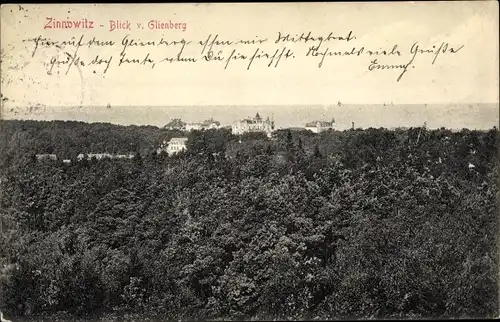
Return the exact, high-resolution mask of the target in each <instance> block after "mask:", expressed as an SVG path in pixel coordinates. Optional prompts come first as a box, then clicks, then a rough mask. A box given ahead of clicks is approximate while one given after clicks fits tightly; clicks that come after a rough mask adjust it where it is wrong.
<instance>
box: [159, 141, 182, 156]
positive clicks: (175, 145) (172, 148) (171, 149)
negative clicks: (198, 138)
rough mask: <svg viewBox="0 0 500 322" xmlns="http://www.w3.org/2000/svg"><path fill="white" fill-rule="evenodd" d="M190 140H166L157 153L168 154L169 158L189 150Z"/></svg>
mask: <svg viewBox="0 0 500 322" xmlns="http://www.w3.org/2000/svg"><path fill="white" fill-rule="evenodd" d="M187 141H188V138H171V139H170V141H168V142H167V141H166V140H164V141H163V143H162V144H161V145H160V147H159V148H158V150H157V153H161V152H163V151H165V152H167V154H168V155H169V156H171V155H174V154H176V153H179V152H181V151H185V150H187Z"/></svg>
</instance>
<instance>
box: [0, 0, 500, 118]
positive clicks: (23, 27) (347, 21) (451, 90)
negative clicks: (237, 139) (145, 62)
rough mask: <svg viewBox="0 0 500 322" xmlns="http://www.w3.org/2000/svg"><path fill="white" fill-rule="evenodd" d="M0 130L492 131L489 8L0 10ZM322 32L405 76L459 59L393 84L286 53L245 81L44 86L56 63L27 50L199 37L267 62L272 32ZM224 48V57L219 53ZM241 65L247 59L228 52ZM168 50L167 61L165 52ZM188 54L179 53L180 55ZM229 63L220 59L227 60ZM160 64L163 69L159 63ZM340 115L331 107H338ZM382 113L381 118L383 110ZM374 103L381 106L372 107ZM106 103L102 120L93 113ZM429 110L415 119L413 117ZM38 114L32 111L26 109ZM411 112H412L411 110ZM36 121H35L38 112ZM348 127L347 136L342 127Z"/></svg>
mask: <svg viewBox="0 0 500 322" xmlns="http://www.w3.org/2000/svg"><path fill="white" fill-rule="evenodd" d="M0 13H1V18H2V19H1V22H0V23H1V30H2V32H1V34H0V37H1V42H0V45H1V48H2V62H1V75H2V84H1V93H2V98H3V99H2V115H1V117H2V118H5V119H11V118H29V119H68V120H69V119H77V120H84V121H102V122H113V123H118V124H154V125H161V124H163V123H167V122H168V120H169V119H170V118H171V117H174V116H175V117H181V118H183V119H187V120H192V121H197V120H200V119H204V118H209V117H210V116H213V117H214V118H218V119H220V120H221V122H232V121H233V120H235V119H238V118H243V117H248V116H252V115H254V114H255V113H254V112H256V111H257V110H261V113H262V114H264V115H273V114H274V117H275V120H276V121H277V122H278V121H279V122H281V123H282V124H285V125H293V126H298V125H299V124H301V123H303V122H305V121H309V120H311V119H318V118H331V117H335V118H336V119H337V122H338V123H339V124H340V123H342V126H350V124H351V122H355V123H356V124H360V126H361V125H366V126H387V127H390V126H405V125H409V124H418V123H422V122H424V121H426V122H427V123H428V124H435V125H436V126H446V127H482V128H490V127H492V126H493V125H497V124H498V101H499V50H498V25H499V24H498V2H495V1H487V2H483V1H473V2H417V3H410V2H405V3H402V2H400V3H382V2H374V3H361V2H358V3H324V4H322V3H314V4H312V3H311V4H306V3H289V4H266V5H263V4H236V5H235V4H233V5H231V4H200V5H196V4H147V5H127V6H121V5H56V4H44V5H23V6H18V5H3V6H2V7H1V11H0ZM47 18H53V19H59V20H66V19H69V20H74V19H82V18H85V19H88V20H92V21H95V24H96V26H98V25H102V26H103V27H99V28H95V29H89V30H69V29H44V28H43V26H44V24H45V23H46V21H47ZM152 19H154V20H159V21H170V20H172V21H174V22H177V21H178V22H185V23H186V24H187V29H186V31H182V30H148V29H147V28H146V29H136V28H134V27H133V26H134V25H135V24H136V22H142V23H147V22H148V21H150V20H152ZM116 20H120V21H127V20H128V21H130V22H131V25H132V30H124V31H123V30H121V31H116V30H115V31H111V32H110V31H109V28H108V26H109V21H116ZM309 31H311V32H312V33H313V34H314V35H322V36H324V37H326V35H328V34H329V33H330V32H333V33H334V34H335V35H346V34H347V33H348V32H349V31H352V33H353V35H355V36H356V39H355V40H353V41H352V42H350V43H346V42H330V43H326V44H324V45H322V46H323V47H322V50H325V49H327V48H328V49H329V50H339V51H344V50H350V48H352V47H353V46H354V47H356V48H360V47H365V48H367V49H368V48H370V49H372V50H379V49H390V48H392V47H393V46H394V45H398V48H399V49H400V50H401V52H402V55H401V57H395V58H394V57H393V58H387V57H379V58H378V59H379V62H383V63H387V64H403V63H406V62H408V61H409V59H410V58H411V54H410V53H409V49H410V48H411V46H412V44H415V43H417V44H418V45H419V47H420V48H425V49H426V50H432V48H433V47H432V46H437V47H440V46H441V45H444V44H447V45H448V47H454V48H460V46H463V47H462V49H460V51H459V52H458V53H456V54H449V53H446V54H445V53H442V54H440V55H439V57H438V58H437V59H436V61H435V63H434V64H432V59H433V56H432V55H419V56H417V57H416V58H415V60H414V63H413V65H412V66H410V67H411V68H409V70H408V72H407V73H406V74H405V75H404V77H403V78H402V79H401V80H400V81H399V82H398V81H397V76H398V74H399V71H398V70H376V71H368V69H367V66H368V65H369V64H370V62H371V60H372V59H373V57H357V58H356V57H325V61H324V64H323V66H322V67H321V68H318V66H317V65H318V62H319V60H318V59H319V58H321V57H319V58H318V57H311V56H306V55H305V53H306V52H307V51H308V48H309V46H310V44H305V43H290V44H286V46H287V47H288V48H291V49H292V50H293V52H294V53H295V55H296V56H297V57H296V58H295V59H293V60H289V61H282V62H280V66H279V67H277V68H274V67H267V66H266V64H264V63H263V62H260V63H254V64H253V67H252V68H251V69H250V70H246V68H245V67H246V63H244V62H239V61H234V62H231V64H230V65H229V67H228V68H227V69H224V68H223V65H222V64H215V63H214V64H194V65H189V64H174V63H171V64H167V65H162V66H160V65H159V66H160V67H158V66H157V67H155V68H149V67H148V68H145V67H143V66H129V65H127V66H122V67H117V66H111V67H110V68H109V70H108V71H107V73H105V74H103V73H102V71H101V70H97V72H95V69H94V68H90V67H88V65H86V67H81V68H76V67H75V68H73V69H72V70H71V71H70V72H69V73H68V75H65V74H64V72H63V70H61V73H59V74H57V73H53V74H52V75H48V74H47V70H48V67H47V63H48V62H50V60H51V59H53V58H54V57H56V58H58V59H60V58H61V56H60V55H63V53H61V52H60V51H58V50H57V49H56V48H49V49H47V48H45V49H44V48H39V49H38V50H37V52H36V55H35V56H34V57H32V52H33V43H32V42H25V41H24V40H26V39H33V38H35V37H37V36H42V37H46V38H50V39H52V40H67V39H71V37H79V36H81V35H83V36H84V37H85V39H90V38H92V37H96V38H98V39H101V40H113V41H115V42H117V43H118V44H120V42H121V40H122V39H123V38H124V36H126V35H129V38H134V39H137V40H140V39H142V40H158V39H160V38H162V37H163V38H164V39H168V40H173V39H182V38H183V39H187V40H193V41H194V42H196V40H199V39H206V37H207V36H208V35H209V34H212V35H214V34H219V36H220V37H221V39H230V40H235V39H254V38H255V37H261V38H268V39H270V41H269V42H268V43H266V44H264V45H262V46H260V47H259V48H260V49H261V50H264V51H267V52H272V51H273V50H274V49H276V48H277V47H276V45H275V44H274V39H275V38H276V35H277V34H278V33H283V34H286V33H290V34H291V35H294V34H297V33H298V34H300V33H302V32H306V33H307V32H309ZM232 49H233V47H230V48H229V47H227V48H223V50H225V54H227V53H229V51H231V50H232ZM234 49H235V50H237V51H241V52H242V53H245V54H246V53H251V52H253V50H254V49H255V46H253V47H245V46H236V47H234ZM172 50H174V51H172ZM190 50H192V52H193V53H194V52H195V49H194V48H192V49H186V53H191V51H190ZM226 51H227V52H226ZM120 52H121V48H120V46H118V45H117V46H116V48H115V47H113V48H111V49H102V48H99V49H95V48H94V49H87V48H81V49H80V51H79V55H80V58H81V60H82V61H85V62H87V63H88V62H89V61H90V60H91V59H93V58H94V57H95V56H96V55H99V57H101V58H103V57H113V59H114V62H115V63H116V61H117V60H118V59H119V54H120ZM175 52H176V51H175V48H173V49H170V48H167V49H165V48H160V47H158V48H130V49H129V51H128V52H127V54H128V55H130V57H144V56H145V55H146V54H148V53H149V54H151V56H152V57H163V56H165V55H170V54H173V53H175ZM162 55H163V56H162ZM338 101H340V102H342V103H343V107H342V108H340V107H338V106H337V102H338ZM391 102H392V103H393V105H391ZM384 103H386V104H385V106H384ZM108 104H110V106H111V109H107V108H105V106H107V105H108ZM426 104H427V107H425V106H426ZM37 106H38V107H39V108H36V107H37ZM416 106H418V107H416ZM42 111H43V112H42ZM346 124H348V125H346Z"/></svg>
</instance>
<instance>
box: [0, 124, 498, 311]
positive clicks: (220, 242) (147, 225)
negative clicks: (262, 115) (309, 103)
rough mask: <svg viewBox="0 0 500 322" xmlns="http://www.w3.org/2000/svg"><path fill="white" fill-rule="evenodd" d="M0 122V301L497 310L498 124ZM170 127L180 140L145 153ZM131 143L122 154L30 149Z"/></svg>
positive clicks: (120, 148)
mask: <svg viewBox="0 0 500 322" xmlns="http://www.w3.org/2000/svg"><path fill="white" fill-rule="evenodd" d="M0 126H1V130H0V139H1V140H0V156H1V157H0V159H1V160H0V165H1V167H0V169H1V173H0V175H1V177H0V178H1V182H0V185H1V186H0V191H1V195H0V210H1V223H2V226H1V229H2V231H1V237H0V264H2V265H7V264H10V265H14V266H13V267H15V268H13V269H11V270H10V271H9V273H8V274H6V275H4V276H2V278H1V279H0V301H1V302H0V307H3V308H4V310H5V312H8V313H9V314H11V315H18V316H22V315H24V316H40V315H42V316H43V315H46V316H48V315H54V314H67V315H68V316H86V315H90V314H93V315H95V314H114V313H116V312H119V314H125V313H131V314H134V313H135V314H142V315H148V314H149V315H158V316H162V317H165V318H166V319H267V318H277V319H315V318H318V319H340V318H343V319H345V318H350V317H357V318H360V317H362V318H377V317H379V318H387V317H393V318H394V317H395V318H418V317H430V316H431V317H441V318H447V317H492V316H494V315H495V314H497V313H498V280H497V276H498V256H497V253H498V249H497V247H496V245H497V242H498V235H499V231H498V217H497V216H498V207H497V201H498V183H499V181H498V180H499V173H498V172H499V171H498V169H499V167H498V158H497V156H498V148H497V146H498V130H497V129H492V130H490V131H470V130H466V129H464V130H462V131H458V132H453V131H450V130H447V129H438V130H428V129H425V128H410V129H404V130H403V129H400V130H395V131H389V130H386V129H367V130H361V129H357V130H349V131H342V132H341V131H328V132H324V133H320V134H313V133H311V132H306V131H296V132H291V131H288V130H280V131H277V133H275V135H274V137H273V138H271V139H269V138H267V137H266V136H265V135H260V134H246V135H243V136H234V135H232V134H231V133H230V131H228V130H224V129H220V130H208V131H194V132H192V133H178V132H175V131H168V130H164V129H159V128H156V127H137V126H128V127H124V126H117V125H111V124H87V123H78V122H36V121H0ZM181 135H187V136H188V137H189V141H188V149H187V150H186V151H184V152H181V153H179V154H177V155H174V156H172V157H168V156H167V155H165V154H163V153H161V154H157V153H156V147H157V146H158V145H159V144H160V142H161V141H163V140H164V139H168V138H169V137H174V136H181ZM131 146H132V147H133V148H134V149H135V151H136V152H137V153H136V156H135V157H134V158H133V159H131V160H82V161H80V162H76V163H72V164H70V165H67V164H63V163H62V162H59V161H57V162H52V161H50V162H48V161H40V160H38V161H37V160H36V159H33V158H32V157H30V156H32V155H33V154H34V153H44V152H45V153H56V154H58V155H64V156H69V157H71V155H75V154H77V153H85V152H90V151H84V150H86V149H89V150H92V151H91V152H115V153H118V152H122V153H127V152H130V149H131V148H130V147H131ZM113 149H115V150H113ZM97 150H100V151H97ZM471 165H472V166H471ZM28 286H29V287H28Z"/></svg>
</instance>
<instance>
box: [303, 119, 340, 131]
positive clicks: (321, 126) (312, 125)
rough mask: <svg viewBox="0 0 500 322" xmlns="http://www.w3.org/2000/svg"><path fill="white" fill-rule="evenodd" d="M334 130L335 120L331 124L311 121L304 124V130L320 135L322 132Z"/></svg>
mask: <svg viewBox="0 0 500 322" xmlns="http://www.w3.org/2000/svg"><path fill="white" fill-rule="evenodd" d="M333 129H335V119H332V120H331V122H328V121H313V122H309V123H307V124H306V130H309V131H312V132H314V133H321V132H323V131H328V130H333Z"/></svg>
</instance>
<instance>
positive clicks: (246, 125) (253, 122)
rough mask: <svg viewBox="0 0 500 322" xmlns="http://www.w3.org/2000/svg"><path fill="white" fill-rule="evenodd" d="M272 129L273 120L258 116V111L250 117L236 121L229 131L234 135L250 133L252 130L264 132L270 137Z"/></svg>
mask: <svg viewBox="0 0 500 322" xmlns="http://www.w3.org/2000/svg"><path fill="white" fill-rule="evenodd" d="M273 130H274V122H273V121H271V120H269V117H267V118H266V119H265V120H264V119H263V118H261V117H260V115H259V113H257V115H255V117H254V118H252V119H249V118H248V119H243V120H240V121H237V122H235V123H234V124H233V126H232V127H231V131H232V133H233V134H235V135H240V134H243V133H252V132H262V133H265V134H266V135H267V136H268V137H271V134H272V132H273Z"/></svg>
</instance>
